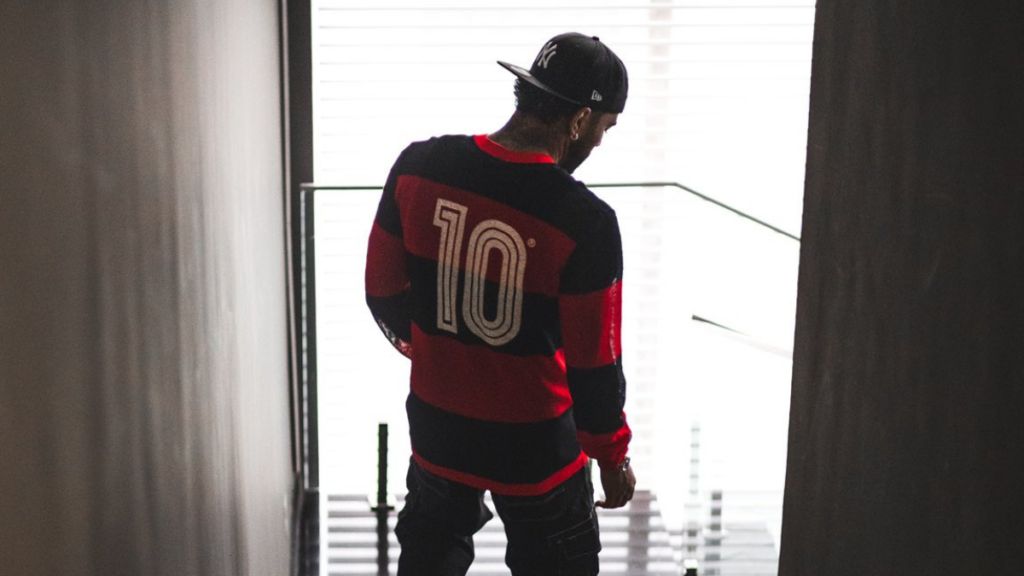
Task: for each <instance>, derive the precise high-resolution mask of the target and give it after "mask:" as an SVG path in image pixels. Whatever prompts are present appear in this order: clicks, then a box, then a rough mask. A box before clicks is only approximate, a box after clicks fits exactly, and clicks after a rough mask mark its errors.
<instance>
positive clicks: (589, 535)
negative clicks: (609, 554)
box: [549, 513, 601, 563]
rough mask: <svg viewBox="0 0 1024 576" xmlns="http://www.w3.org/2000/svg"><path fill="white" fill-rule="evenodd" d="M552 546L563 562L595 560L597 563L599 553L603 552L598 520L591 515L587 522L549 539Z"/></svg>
mask: <svg viewBox="0 0 1024 576" xmlns="http://www.w3.org/2000/svg"><path fill="white" fill-rule="evenodd" d="M549 542H550V543H551V546H552V547H553V548H555V549H557V550H558V551H559V553H560V555H561V557H562V559H563V560H565V561H567V562H571V561H573V560H582V559H585V558H588V557H589V558H593V560H594V562H595V563H596V561H597V553H598V552H600V551H601V537H600V535H599V533H598V529H597V519H596V518H595V517H594V515H593V513H591V515H590V517H589V518H587V519H586V520H584V521H582V522H580V523H579V524H576V525H575V526H573V527H571V528H569V529H567V530H563V531H561V532H559V533H557V534H554V535H552V536H551V537H550V538H549Z"/></svg>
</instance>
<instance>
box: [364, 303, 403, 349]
mask: <svg viewBox="0 0 1024 576" xmlns="http://www.w3.org/2000/svg"><path fill="white" fill-rule="evenodd" d="M406 298H408V293H406V292H402V293H401V294H396V295H394V296H370V295H367V296H366V304H367V305H368V306H369V307H370V310H372V311H373V314H374V316H375V317H376V319H377V322H378V323H382V324H384V325H383V326H380V329H381V330H382V331H383V332H384V335H385V336H387V337H388V340H391V335H390V334H388V331H390V332H391V333H392V334H394V335H395V336H397V337H399V338H401V339H402V340H405V341H406V342H409V341H410V340H411V339H412V326H411V325H410V324H409V316H408V313H407V312H406V311H405V306H406V305H407V302H408V301H407V300H406Z"/></svg>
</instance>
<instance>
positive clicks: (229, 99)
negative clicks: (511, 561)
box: [0, 0, 293, 576]
mask: <svg viewBox="0 0 1024 576" xmlns="http://www.w3.org/2000/svg"><path fill="white" fill-rule="evenodd" d="M278 9H279V7H278V3H277V2H276V1H273V0H202V1H201V0H178V1H164V0H123V1H116V0H90V1H89V2H47V1H40V2H3V4H2V5H0V573H2V574H11V575H24V576H43V575H58V574H59V575H61V576H76V575H82V576H86V575H89V576H92V575H100V574H102V575H121V574H124V575H132V576H137V575H146V576H151V575H172V574H173V575H178V574H180V575H188V576H194V575H205V574H209V575H233V574H253V575H257V574H266V575H275V576H277V575H283V574H287V573H288V567H289V558H288V555H289V527H288V520H289V518H290V510H289V506H290V504H289V498H290V496H291V490H292V484H293V480H292V470H291V465H290V457H289V450H290V447H289V430H288V397H287V395H288V388H287V386H288V383H287V379H288V376H287V374H288V372H287V370H288V368H287V356H286V354H287V342H286V336H287V332H286V318H285V314H286V309H287V308H286V307H287V301H286V296H285V273H286V270H285V263H284V255H285V248H284V235H285V232H284V214H283V206H284V205H283V194H282V188H283V176H282V151H281V111H280V83H279V82H280V73H279V67H280V62H279V55H278V50H279V34H278V30H279V18H278Z"/></svg>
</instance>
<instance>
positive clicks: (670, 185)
mask: <svg viewBox="0 0 1024 576" xmlns="http://www.w3.org/2000/svg"><path fill="white" fill-rule="evenodd" d="M587 187H588V188H678V189H680V190H683V191H685V192H689V193H690V194H693V195H694V196H696V197H697V198H700V199H701V200H704V201H705V202H710V203H712V204H714V205H715V206H718V207H719V208H722V209H724V210H728V211H729V212H732V213H733V214H735V215H737V216H739V217H741V218H746V219H747V220H750V221H751V222H754V223H755V224H759V225H761V226H764V227H765V228H767V229H769V230H771V231H772V232H775V233H777V234H782V235H783V236H785V237H787V238H790V239H792V240H796V241H797V242H799V241H800V237H799V236H797V235H796V234H792V233H790V232H787V231H785V230H783V229H782V228H779V227H778V226H773V225H771V224H769V223H767V222H765V221H764V220H761V219H760V218H757V217H755V216H751V215H750V214H747V213H746V212H744V211H742V210H740V209H738V208H733V207H732V206H729V205H728V204H726V203H725V202H722V201H720V200H716V199H714V198H712V197H711V196H708V195H707V194H702V193H700V192H697V191H696V190H694V189H693V188H690V187H689V186H684V185H682V184H680V183H679V182H668V181H666V182H622V183H600V184H587ZM300 188H301V191H302V192H306V191H310V190H380V189H381V188H383V186H318V185H316V184H303V185H302V186H301V187H300Z"/></svg>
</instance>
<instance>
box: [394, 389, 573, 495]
mask: <svg viewBox="0 0 1024 576" xmlns="http://www.w3.org/2000/svg"><path fill="white" fill-rule="evenodd" d="M405 407H406V411H407V412H408V414H409V435H410V436H411V437H412V439H413V446H412V448H413V450H414V451H416V453H417V454H419V455H420V456H422V457H423V458H424V459H425V460H427V461H428V462H430V463H432V464H436V465H438V466H443V467H445V468H451V469H453V470H458V471H459V472H466V473H468V474H473V475H475V476H480V477H481V478H487V479H490V480H494V481H496V482H501V483H505V484H535V483H537V482H541V481H543V480H545V479H547V478H548V477H549V476H551V474H552V473H554V472H555V471H558V470H561V469H562V468H564V467H566V466H568V465H569V464H571V463H572V462H573V461H575V460H576V458H577V457H578V456H579V454H580V445H579V442H578V441H577V440H576V428H575V426H574V425H573V417H572V409H569V410H566V411H565V412H564V413H563V414H562V415H561V416H559V417H558V418H553V419H551V420H545V421H543V422H532V423H528V424H518V423H517V424H510V423H504V422H487V421H484V420H476V419H474V418H466V417H465V416H459V415H458V414H452V413H451V412H447V411H445V410H441V409H440V408H436V407H434V406H431V405H430V404H427V403H426V402H424V401H423V400H420V399H419V398H418V397H417V396H416V395H415V394H409V398H408V400H406V403H405Z"/></svg>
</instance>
